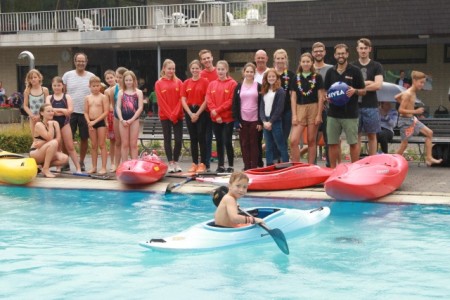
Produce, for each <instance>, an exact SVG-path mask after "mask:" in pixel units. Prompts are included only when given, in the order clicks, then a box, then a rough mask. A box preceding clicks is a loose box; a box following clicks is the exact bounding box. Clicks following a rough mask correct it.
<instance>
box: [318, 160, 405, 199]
mask: <svg viewBox="0 0 450 300" xmlns="http://www.w3.org/2000/svg"><path fill="white" fill-rule="evenodd" d="M407 173H408V162H407V161H406V159H405V158H404V157H403V156H401V155H398V154H379V155H372V156H367V157H365V158H363V159H361V160H358V161H356V162H354V163H348V164H340V165H338V166H337V167H336V169H335V170H334V171H333V173H332V174H331V176H330V178H328V180H327V181H325V192H326V193H327V194H328V195H329V196H331V197H333V198H335V199H339V200H352V201H361V200H373V199H377V198H380V197H383V196H386V195H388V194H390V193H392V192H393V191H395V190H396V189H398V188H399V187H400V186H401V185H402V183H403V181H404V180H405V178H406V175H407Z"/></svg>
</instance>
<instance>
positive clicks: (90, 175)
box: [53, 171, 112, 180]
mask: <svg viewBox="0 0 450 300" xmlns="http://www.w3.org/2000/svg"><path fill="white" fill-rule="evenodd" d="M53 173H57V174H66V175H73V176H79V177H90V178H93V179H101V180H111V179H112V178H111V177H110V176H109V175H106V174H104V175H97V174H87V173H77V172H73V173H72V172H65V171H61V172H57V171H54V172H53Z"/></svg>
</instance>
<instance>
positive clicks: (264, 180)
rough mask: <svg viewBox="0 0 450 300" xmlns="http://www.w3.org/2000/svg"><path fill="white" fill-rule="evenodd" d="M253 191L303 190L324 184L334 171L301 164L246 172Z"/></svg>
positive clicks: (281, 165) (276, 165)
mask: <svg viewBox="0 0 450 300" xmlns="http://www.w3.org/2000/svg"><path fill="white" fill-rule="evenodd" d="M245 173H246V174H247V175H248V177H249V178H250V180H251V183H250V185H249V187H248V189H249V190H252V191H272V190H290V189H301V188H305V187H309V186H314V185H317V184H320V183H323V182H324V181H325V180H327V178H328V177H329V176H330V175H331V173H332V169H329V168H325V167H319V166H317V165H310V164H305V163H300V162H293V163H281V164H275V165H271V166H268V167H264V168H257V169H250V170H247V171H245Z"/></svg>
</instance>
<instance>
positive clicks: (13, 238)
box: [0, 186, 450, 299]
mask: <svg viewBox="0 0 450 300" xmlns="http://www.w3.org/2000/svg"><path fill="white" fill-rule="evenodd" d="M240 204H241V207H251V206H280V207H289V208H300V209H310V208H315V207H318V206H329V207H330V208H331V215H330V216H329V217H328V218H327V219H326V220H325V221H323V222H322V223H320V224H318V225H317V226H316V227H315V228H314V230H312V231H311V232H310V233H308V234H306V235H302V236H299V237H296V238H290V239H288V243H289V248H290V252H291V254H290V255H289V256H286V255H284V254H283V253H282V252H281V251H280V250H279V249H278V248H277V247H276V245H275V243H261V244H253V245H251V246H244V247H234V248H228V249H222V250H215V251H211V252H201V253H163V252H155V251H152V250H149V249H145V248H143V247H141V246H139V245H138V242H139V241H142V240H147V239H149V238H161V237H165V236H167V235H170V234H173V233H176V232H178V231H181V230H183V229H185V228H187V227H188V226H191V225H194V224H196V223H198V222H201V221H205V220H207V219H210V218H211V217H212V216H213V213H214V209H215V207H214V205H213V203H212V201H211V197H210V196H208V195H179V194H171V195H161V194H149V193H141V192H114V191H111V192H110V191H86V190H80V191H77V190H49V189H32V188H22V187H4V186H0V298H1V299H143V298H149V299H430V298H433V299H434V298H441V299H449V297H450V285H449V284H448V282H449V275H450V229H449V224H450V207H448V206H421V205H382V204H373V203H355V202H328V201H323V202H322V201H295V200H283V199H272V200H271V199H262V198H244V199H241V200H240Z"/></svg>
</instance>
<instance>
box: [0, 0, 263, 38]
mask: <svg viewBox="0 0 450 300" xmlns="http://www.w3.org/2000/svg"><path fill="white" fill-rule="evenodd" d="M156 10H162V11H163V13H164V15H165V16H166V17H168V18H174V22H172V24H173V26H174V27H187V26H189V19H191V18H193V19H194V18H197V17H198V16H199V15H200V13H201V12H202V11H203V12H204V13H203V15H202V19H201V21H200V24H201V26H227V25H230V20H229V17H227V12H228V13H231V14H232V15H233V16H234V19H241V20H245V18H246V16H247V15H248V14H247V12H248V11H249V10H253V12H254V11H255V10H257V11H258V19H257V20H256V23H257V24H266V22H267V1H266V0H260V1H259V0H256V1H255V0H252V1H251V2H249V1H232V2H209V3H198V4H197V3H196V4H173V5H147V6H129V7H115V8H93V9H75V10H55V11H37V12H16V13H0V32H1V33H3V34H4V33H20V32H62V31H77V30H79V28H78V27H77V23H76V22H75V17H78V18H80V19H81V20H83V19H85V18H87V19H90V20H91V21H92V23H93V25H94V26H93V28H100V29H101V30H118V29H141V28H142V29H144V28H158V24H157V22H156V18H155V11H156ZM253 15H254V14H253ZM254 21H255V20H252V23H251V24H254ZM249 24H250V23H249ZM80 31H82V30H80Z"/></svg>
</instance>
